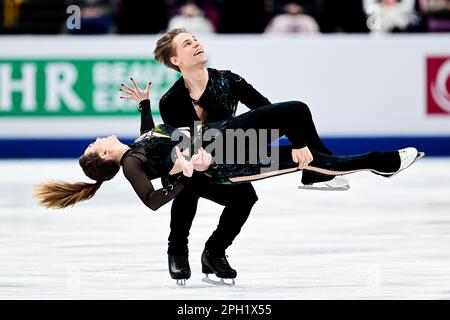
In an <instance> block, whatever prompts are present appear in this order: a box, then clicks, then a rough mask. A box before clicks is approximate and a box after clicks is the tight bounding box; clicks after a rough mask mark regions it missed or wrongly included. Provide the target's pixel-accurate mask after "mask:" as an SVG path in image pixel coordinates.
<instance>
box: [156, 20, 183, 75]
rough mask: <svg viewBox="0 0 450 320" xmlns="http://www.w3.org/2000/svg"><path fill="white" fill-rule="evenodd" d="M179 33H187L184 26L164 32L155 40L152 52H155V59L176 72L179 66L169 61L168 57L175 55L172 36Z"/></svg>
mask: <svg viewBox="0 0 450 320" xmlns="http://www.w3.org/2000/svg"><path fill="white" fill-rule="evenodd" d="M180 33H189V32H188V31H187V30H186V29H185V28H176V29H172V30H170V31H169V32H167V33H165V34H164V35H163V36H162V37H161V38H160V39H159V40H158V41H157V42H156V47H155V50H154V51H153V53H154V54H155V60H156V61H158V62H160V63H164V64H165V65H166V66H167V67H169V68H171V69H174V70H176V71H178V72H181V71H180V68H178V67H177V66H176V65H174V64H172V62H170V58H171V57H173V56H174V55H175V50H174V48H173V46H172V41H173V38H175V37H176V36H177V35H179V34H180Z"/></svg>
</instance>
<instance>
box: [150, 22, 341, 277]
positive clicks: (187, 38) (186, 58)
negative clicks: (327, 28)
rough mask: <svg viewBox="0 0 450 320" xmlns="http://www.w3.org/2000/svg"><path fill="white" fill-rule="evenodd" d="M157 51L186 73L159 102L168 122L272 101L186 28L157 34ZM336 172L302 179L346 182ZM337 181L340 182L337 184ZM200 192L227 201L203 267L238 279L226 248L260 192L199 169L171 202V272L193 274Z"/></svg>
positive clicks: (302, 156)
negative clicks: (214, 62)
mask: <svg viewBox="0 0 450 320" xmlns="http://www.w3.org/2000/svg"><path fill="white" fill-rule="evenodd" d="M154 54H155V59H156V60H157V61H159V62H161V63H164V64H165V65H166V66H167V67H169V68H172V69H174V70H176V71H178V72H180V73H181V75H182V77H181V78H180V79H179V80H178V81H177V82H176V83H175V84H174V85H173V86H172V87H171V88H170V89H169V90H168V91H167V92H166V93H165V94H164V95H163V97H162V98H161V100H160V102H159V108H160V114H161V117H162V120H163V121H164V123H166V124H168V125H170V126H173V127H190V128H192V127H193V124H194V121H202V122H206V121H207V122H217V121H220V120H224V119H230V118H233V117H234V116H235V113H236V109H237V105H238V102H239V101H240V102H241V103H243V104H244V105H246V106H247V107H248V108H250V109H255V108H259V107H262V106H265V105H268V104H270V101H269V100H268V99H267V98H265V97H264V96H263V95H261V94H260V93H259V92H258V91H257V90H256V89H254V88H253V87H252V86H251V85H250V84H248V83H247V82H246V81H245V80H244V79H243V78H242V77H240V76H239V75H237V74H234V73H232V72H231V71H228V70H227V71H223V70H216V69H212V68H206V62H207V56H206V54H205V50H204V47H203V46H202V45H201V44H200V42H199V41H198V40H197V39H196V37H195V36H194V35H192V34H190V33H189V32H188V31H186V30H185V29H173V30H171V31H169V32H167V33H166V34H165V35H164V36H163V37H161V38H160V39H159V40H158V42H157V44H156V48H155V50H154ZM316 140H317V143H315V149H316V150H317V149H318V150H319V151H320V152H322V153H325V154H331V152H330V151H329V150H328V149H327V148H326V147H325V146H324V145H323V144H322V142H321V141H320V139H319V138H318V136H317V139H316ZM292 156H293V159H294V161H295V162H297V163H299V166H300V167H304V166H306V165H307V164H308V163H309V162H310V161H311V160H312V155H311V153H310V152H309V149H308V148H302V149H296V150H294V151H293V153H292ZM333 178H334V177H332V176H325V175H320V174H317V173H313V172H311V171H309V172H305V173H304V174H303V177H302V183H303V185H305V186H312V185H314V184H315V183H316V182H321V181H327V184H328V186H327V188H330V189H332V188H334V187H335V188H342V187H344V188H345V187H346V185H347V182H346V181H345V180H344V186H342V182H343V180H342V179H333ZM330 180H331V181H330ZM333 183H334V184H333ZM339 183H340V184H341V185H336V184H339ZM347 186H348V185H347ZM318 188H320V187H318ZM200 197H202V198H206V199H209V200H211V201H214V202H216V203H218V204H221V205H223V206H225V208H224V210H223V212H222V215H221V216H220V220H219V224H218V226H217V229H216V230H215V231H214V232H213V234H212V235H211V236H210V238H209V239H208V241H207V242H206V244H205V248H204V251H203V253H202V257H201V263H202V269H203V272H204V273H211V271H213V272H214V273H215V274H216V276H218V277H219V278H222V279H234V278H235V277H236V275H237V272H236V270H234V269H233V268H231V266H230V265H229V263H228V261H227V256H226V255H225V250H226V249H227V248H228V247H229V246H230V245H231V244H232V242H233V240H234V239H235V237H236V236H237V235H238V234H239V232H240V230H241V228H242V226H243V225H244V223H245V222H246V220H247V218H248V216H249V214H250V211H251V209H252V207H253V205H254V204H255V202H256V201H257V200H258V197H257V195H256V192H255V190H254V188H253V186H252V185H251V184H250V183H243V184H239V185H211V184H208V183H207V181H206V180H205V178H202V177H196V176H195V175H194V177H193V180H192V181H191V183H190V184H189V186H188V187H186V188H185V189H184V190H183V191H182V192H181V193H180V194H178V195H177V196H176V197H175V199H174V201H173V203H172V209H171V223H170V228H171V231H170V235H169V248H168V251H167V253H168V260H169V272H170V275H171V277H172V278H173V279H177V280H179V279H189V278H190V275H191V270H190V266H189V260H188V235H189V230H190V228H191V225H192V221H193V219H194V216H195V213H196V211H197V203H198V200H199V198H200Z"/></svg>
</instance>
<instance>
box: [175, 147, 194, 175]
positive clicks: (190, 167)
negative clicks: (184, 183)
mask: <svg viewBox="0 0 450 320" xmlns="http://www.w3.org/2000/svg"><path fill="white" fill-rule="evenodd" d="M175 152H176V153H177V162H178V164H179V165H180V167H181V170H182V171H183V175H185V176H186V177H192V174H193V173H194V164H193V163H192V160H191V161H187V160H186V159H185V158H184V156H183V154H182V153H181V151H180V149H179V148H178V147H175Z"/></svg>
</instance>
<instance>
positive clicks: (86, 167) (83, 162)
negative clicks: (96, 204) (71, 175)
mask: <svg viewBox="0 0 450 320" xmlns="http://www.w3.org/2000/svg"><path fill="white" fill-rule="evenodd" d="M79 164H80V166H81V168H83V171H84V173H85V174H86V176H88V177H89V178H91V179H92V180H95V181H96V182H95V183H86V182H76V183H69V182H63V181H50V182H46V183H41V184H38V185H35V193H34V196H35V197H36V198H37V199H38V200H39V203H40V204H41V205H42V206H44V207H47V208H54V209H62V208H66V207H68V206H73V205H75V204H76V203H78V202H80V201H84V200H88V199H90V198H92V197H93V196H94V195H95V193H96V192H97V190H98V189H99V188H100V186H101V185H102V183H103V182H104V181H107V180H111V179H112V178H113V177H114V176H115V175H116V174H117V172H118V171H119V169H120V166H119V165H118V164H117V163H116V162H114V161H112V160H103V159H102V158H101V157H100V156H99V155H98V154H97V153H90V154H88V155H83V156H81V157H80V160H79Z"/></svg>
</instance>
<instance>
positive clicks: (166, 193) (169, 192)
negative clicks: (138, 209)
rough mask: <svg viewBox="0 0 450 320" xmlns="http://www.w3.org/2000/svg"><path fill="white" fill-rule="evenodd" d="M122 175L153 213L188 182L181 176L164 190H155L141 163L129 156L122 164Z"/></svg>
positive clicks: (187, 178)
mask: <svg viewBox="0 0 450 320" xmlns="http://www.w3.org/2000/svg"><path fill="white" fill-rule="evenodd" d="M123 173H124V175H125V177H126V178H127V180H128V181H129V182H130V183H131V185H132V186H133V189H134V191H135V192H136V194H137V195H138V196H139V198H140V199H141V200H142V202H143V203H144V204H145V205H146V206H147V207H149V208H150V209H152V210H154V211H155V210H158V209H159V208H160V207H162V206H163V205H165V204H166V203H168V202H169V201H170V200H172V199H173V198H175V196H176V195H177V194H179V193H180V191H181V190H183V188H184V186H185V185H186V184H188V183H189V180H190V178H189V177H186V176H184V175H182V174H181V175H179V176H178V177H177V179H176V180H175V181H174V182H172V183H171V184H168V185H167V186H166V187H165V188H161V189H158V190H155V189H154V188H153V185H152V183H151V182H150V181H149V179H148V177H147V175H146V173H145V171H144V169H143V168H142V161H141V160H140V159H139V158H136V157H133V156H131V155H130V156H128V157H127V158H126V159H125V160H124V162H123Z"/></svg>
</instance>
